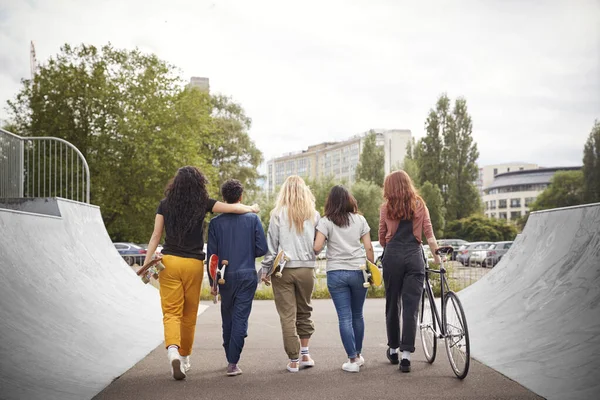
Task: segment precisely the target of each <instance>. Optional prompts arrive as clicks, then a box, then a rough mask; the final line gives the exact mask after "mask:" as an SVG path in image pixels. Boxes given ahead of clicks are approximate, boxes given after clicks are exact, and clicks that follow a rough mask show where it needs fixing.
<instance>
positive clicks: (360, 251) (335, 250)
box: [317, 214, 371, 271]
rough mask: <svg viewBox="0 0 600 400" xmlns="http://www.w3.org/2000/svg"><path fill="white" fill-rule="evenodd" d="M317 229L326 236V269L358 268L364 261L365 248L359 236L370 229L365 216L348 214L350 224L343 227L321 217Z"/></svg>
mask: <svg viewBox="0 0 600 400" xmlns="http://www.w3.org/2000/svg"><path fill="white" fill-rule="evenodd" d="M317 231H319V232H321V233H322V234H323V235H325V237H326V238H327V271H335V270H338V269H346V270H358V269H359V268H360V266H361V265H363V264H364V263H365V249H364V248H363V247H362V246H361V243H360V238H361V237H363V236H364V235H366V234H367V233H369V232H370V231H371V228H369V224H368V223H367V220H366V219H365V217H363V216H362V215H359V214H350V225H348V226H345V227H343V228H341V227H339V226H337V225H335V224H334V223H333V222H331V220H330V219H329V218H327V217H323V218H321V219H320V220H319V223H318V224H317Z"/></svg>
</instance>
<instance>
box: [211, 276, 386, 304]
mask: <svg viewBox="0 0 600 400" xmlns="http://www.w3.org/2000/svg"><path fill="white" fill-rule="evenodd" d="M273 279H277V278H273ZM384 297H385V289H384V287H383V285H381V286H379V287H370V288H369V290H368V291H367V298H370V299H372V298H384ZM311 298H312V299H313V300H319V299H331V295H330V294H329V290H328V289H327V279H317V281H316V282H315V288H314V290H313V293H312V296H311ZM212 299H213V296H212V295H211V294H210V287H209V286H208V285H203V286H202V290H201V292H200V300H202V301H212ZM273 299H274V296H273V287H272V286H266V285H265V284H260V285H258V289H256V293H254V300H273Z"/></svg>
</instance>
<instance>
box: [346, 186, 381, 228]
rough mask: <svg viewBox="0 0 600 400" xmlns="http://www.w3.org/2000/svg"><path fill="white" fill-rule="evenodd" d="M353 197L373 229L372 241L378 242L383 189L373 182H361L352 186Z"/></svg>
mask: <svg viewBox="0 0 600 400" xmlns="http://www.w3.org/2000/svg"><path fill="white" fill-rule="evenodd" d="M352 195H353V196H354V198H355V199H356V201H357V203H358V210H359V212H360V213H362V215H363V216H364V217H365V219H366V220H367V223H368V224H369V227H370V228H371V240H378V236H379V209H380V207H381V203H382V202H383V191H382V190H381V187H380V186H378V185H377V184H375V183H373V182H367V181H359V182H356V183H355V184H354V185H352Z"/></svg>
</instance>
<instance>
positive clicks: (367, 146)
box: [356, 131, 385, 187]
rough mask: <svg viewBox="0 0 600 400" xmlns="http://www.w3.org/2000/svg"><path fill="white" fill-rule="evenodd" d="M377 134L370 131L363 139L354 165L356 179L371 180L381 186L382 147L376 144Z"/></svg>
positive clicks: (382, 171)
mask: <svg viewBox="0 0 600 400" xmlns="http://www.w3.org/2000/svg"><path fill="white" fill-rule="evenodd" d="M376 142H377V134H376V133H375V132H374V131H370V132H369V133H368V134H367V136H366V137H365V139H364V143H363V149H362V152H361V153H360V160H359V162H358V165H357V166H356V180H357V181H360V180H363V181H367V182H373V183H374V184H376V185H378V186H379V187H382V186H383V178H384V177H385V172H384V163H385V158H384V152H383V147H381V146H377V144H376Z"/></svg>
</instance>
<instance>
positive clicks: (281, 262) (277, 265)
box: [265, 250, 290, 286]
mask: <svg viewBox="0 0 600 400" xmlns="http://www.w3.org/2000/svg"><path fill="white" fill-rule="evenodd" d="M289 260H290V259H289V257H288V256H286V255H285V252H284V251H283V250H282V251H280V252H279V253H277V256H276V257H275V260H273V265H271V268H270V269H269V272H267V277H270V276H271V275H273V273H275V276H276V277H277V278H281V276H282V272H283V268H284V267H285V264H286V263H287V262H288V261H289ZM277 269H279V271H277ZM275 271H277V272H275ZM265 284H266V285H267V286H271V284H270V283H268V282H265Z"/></svg>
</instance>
